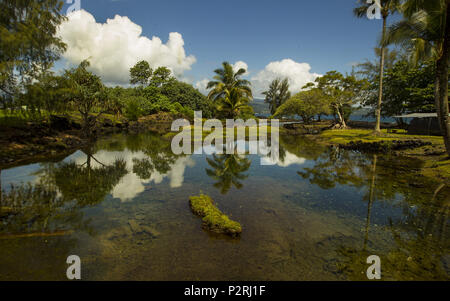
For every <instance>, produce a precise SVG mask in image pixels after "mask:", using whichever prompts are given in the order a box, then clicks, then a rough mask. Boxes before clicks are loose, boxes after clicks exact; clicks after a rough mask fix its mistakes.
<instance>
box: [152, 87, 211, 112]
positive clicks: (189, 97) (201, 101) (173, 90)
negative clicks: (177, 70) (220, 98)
mask: <svg viewBox="0 0 450 301" xmlns="http://www.w3.org/2000/svg"><path fill="white" fill-rule="evenodd" d="M161 93H162V94H163V95H165V96H167V97H168V98H169V99H170V101H171V102H178V103H179V104H181V105H182V106H184V107H187V108H190V109H192V110H195V111H202V113H203V116H204V117H205V118H211V117H212V114H213V110H212V109H213V106H212V103H211V101H210V100H209V99H208V98H207V97H206V96H204V95H203V94H202V93H200V92H199V91H198V90H197V89H195V88H194V87H193V86H192V85H190V84H187V83H184V82H180V81H178V80H175V79H174V80H171V81H169V82H167V83H166V84H165V85H163V86H162V87H161Z"/></svg>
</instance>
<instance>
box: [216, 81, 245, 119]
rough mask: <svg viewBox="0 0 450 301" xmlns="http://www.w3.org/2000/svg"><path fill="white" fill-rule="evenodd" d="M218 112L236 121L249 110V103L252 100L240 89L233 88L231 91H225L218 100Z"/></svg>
mask: <svg viewBox="0 0 450 301" xmlns="http://www.w3.org/2000/svg"><path fill="white" fill-rule="evenodd" d="M216 101H217V102H218V104H217V111H219V112H222V113H223V114H224V117H226V118H231V119H234V118H235V117H237V116H239V114H240V113H241V112H242V111H244V110H246V109H249V108H250V106H249V105H248V103H249V102H250V99H249V98H248V97H246V96H244V94H243V93H242V91H241V90H240V89H238V88H232V89H231V90H227V89H226V90H224V92H223V93H222V96H221V97H220V98H218V99H217V100H216Z"/></svg>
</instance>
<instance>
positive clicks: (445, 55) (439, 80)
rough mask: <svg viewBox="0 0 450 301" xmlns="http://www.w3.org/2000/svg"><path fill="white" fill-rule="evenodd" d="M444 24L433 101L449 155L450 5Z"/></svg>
mask: <svg viewBox="0 0 450 301" xmlns="http://www.w3.org/2000/svg"><path fill="white" fill-rule="evenodd" d="M446 11H447V12H446V24H445V35H444V42H443V45H442V55H441V57H440V58H439V59H438V60H437V62H436V90H435V102H436V112H437V116H438V120H439V125H440V127H441V131H442V135H443V136H444V144H445V148H446V149H447V154H448V155H449V156H450V118H449V116H448V114H449V107H448V61H449V59H450V49H449V47H450V36H449V32H450V28H449V27H450V26H449V25H450V22H449V21H448V20H449V18H450V5H447V8H446Z"/></svg>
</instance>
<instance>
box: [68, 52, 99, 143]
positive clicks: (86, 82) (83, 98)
mask: <svg viewBox="0 0 450 301" xmlns="http://www.w3.org/2000/svg"><path fill="white" fill-rule="evenodd" d="M87 67H89V62H88V61H86V60H85V61H82V62H81V63H80V65H79V66H78V67H77V68H72V69H70V70H66V72H65V76H66V77H67V79H68V85H69V87H70V99H71V101H72V102H73V104H74V106H75V108H76V109H77V110H78V111H79V112H80V114H81V117H82V119H83V131H84V134H85V136H89V134H90V130H91V128H92V127H93V126H94V125H95V122H96V120H97V118H98V117H99V116H100V115H101V114H103V113H104V112H105V111H106V109H107V106H106V102H107V97H106V90H105V87H104V86H103V83H102V81H101V80H100V77H98V76H97V75H94V74H93V73H91V72H89V71H88V70H87V69H86V68H87ZM95 108H97V109H100V111H99V112H98V113H97V115H93V116H91V113H92V112H93V110H94V109H95Z"/></svg>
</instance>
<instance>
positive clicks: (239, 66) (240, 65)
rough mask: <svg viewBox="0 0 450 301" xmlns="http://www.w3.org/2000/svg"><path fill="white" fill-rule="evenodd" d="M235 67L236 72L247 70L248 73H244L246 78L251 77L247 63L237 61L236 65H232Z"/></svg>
mask: <svg viewBox="0 0 450 301" xmlns="http://www.w3.org/2000/svg"><path fill="white" fill-rule="evenodd" d="M231 65H232V66H233V70H234V72H238V71H239V70H240V69H245V70H246V71H247V72H245V73H244V76H246V75H249V74H250V72H249V71H248V65H247V63H246V62H243V61H237V62H236V63H234V64H231Z"/></svg>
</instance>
